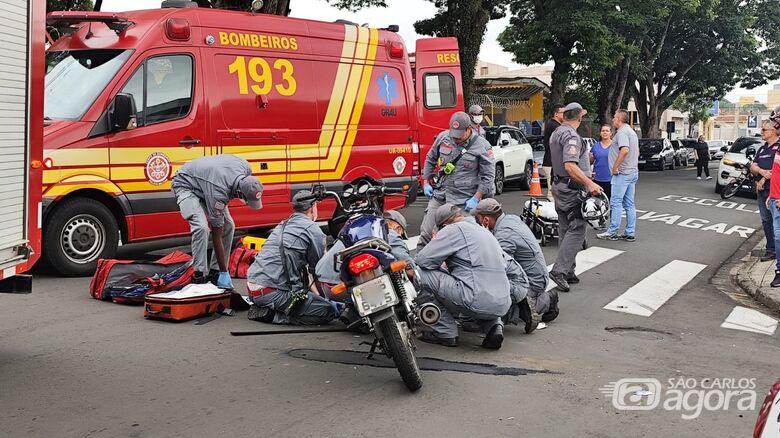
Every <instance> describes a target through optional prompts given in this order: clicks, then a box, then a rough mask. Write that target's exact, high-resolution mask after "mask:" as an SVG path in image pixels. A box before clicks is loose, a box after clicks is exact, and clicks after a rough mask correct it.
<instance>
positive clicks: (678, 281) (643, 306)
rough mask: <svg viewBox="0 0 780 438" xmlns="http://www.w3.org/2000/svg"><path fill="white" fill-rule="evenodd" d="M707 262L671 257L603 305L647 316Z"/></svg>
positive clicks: (619, 310)
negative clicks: (659, 267) (672, 258)
mask: <svg viewBox="0 0 780 438" xmlns="http://www.w3.org/2000/svg"><path fill="white" fill-rule="evenodd" d="M706 267H707V265H702V264H699V263H691V262H686V261H682V260H672V261H671V262H669V263H668V264H667V265H666V266H664V267H662V268H661V269H659V270H657V271H655V272H653V273H652V274H650V275H649V276H647V277H645V278H644V279H642V281H640V282H639V283H637V284H635V285H634V286H632V287H631V288H629V289H628V290H627V291H626V292H625V293H623V294H622V295H620V296H619V297H617V298H615V299H614V300H613V301H612V302H611V303H609V304H607V305H606V306H604V308H605V309H608V310H614V311H616V312H623V313H630V314H633V315H639V316H650V315H652V314H653V312H655V311H656V310H658V308H659V307H661V306H663V305H664V303H666V302H667V301H669V299H670V298H672V297H673V296H674V294H676V293H677V292H678V291H679V290H680V289H682V287H683V286H685V285H686V284H687V283H688V282H689V281H691V280H693V278H694V277H696V276H697V275H699V272H701V271H702V270H704V268H706Z"/></svg>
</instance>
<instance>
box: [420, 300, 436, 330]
mask: <svg viewBox="0 0 780 438" xmlns="http://www.w3.org/2000/svg"><path fill="white" fill-rule="evenodd" d="M418 315H419V317H420V321H422V322H423V324H425V325H434V324H436V323H437V322H439V319H441V310H439V306H437V305H436V304H433V303H425V304H423V305H421V306H420V310H419V312H418Z"/></svg>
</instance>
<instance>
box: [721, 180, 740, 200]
mask: <svg viewBox="0 0 780 438" xmlns="http://www.w3.org/2000/svg"><path fill="white" fill-rule="evenodd" d="M740 186H742V180H740V179H737V180H734V181H731V182H729V183H728V184H726V185H725V186H724V187H723V190H722V191H721V192H720V197H721V199H729V198H730V197H732V196H734V195H736V194H737V192H738V191H739V188H740Z"/></svg>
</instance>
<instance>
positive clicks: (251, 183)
mask: <svg viewBox="0 0 780 438" xmlns="http://www.w3.org/2000/svg"><path fill="white" fill-rule="evenodd" d="M238 190H240V191H241V194H242V195H244V201H246V203H247V205H249V206H250V207H252V208H254V209H255V210H257V209H258V208H261V207H262V206H263V203H262V202H261V201H260V197H261V195H262V194H263V185H262V184H260V180H258V179H257V177H256V176H252V175H247V176H246V177H244V178H243V179H242V180H241V181H239V182H238Z"/></svg>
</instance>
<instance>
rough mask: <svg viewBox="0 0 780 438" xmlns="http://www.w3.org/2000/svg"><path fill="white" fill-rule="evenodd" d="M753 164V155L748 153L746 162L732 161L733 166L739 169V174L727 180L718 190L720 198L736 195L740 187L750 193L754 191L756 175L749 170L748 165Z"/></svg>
mask: <svg viewBox="0 0 780 438" xmlns="http://www.w3.org/2000/svg"><path fill="white" fill-rule="evenodd" d="M752 165H753V157H752V156H750V155H748V160H747V163H745V164H741V163H734V164H733V166H734V168H735V169H737V170H738V171H739V176H736V177H731V178H730V179H729V181H728V182H727V183H726V185H725V186H723V189H722V190H721V192H720V197H721V198H722V199H729V198H731V197H732V196H734V195H736V194H737V192H738V191H740V189H742V190H745V191H748V192H750V193H755V192H756V176H755V175H753V173H752V172H751V171H750V167H751V166H752Z"/></svg>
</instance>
